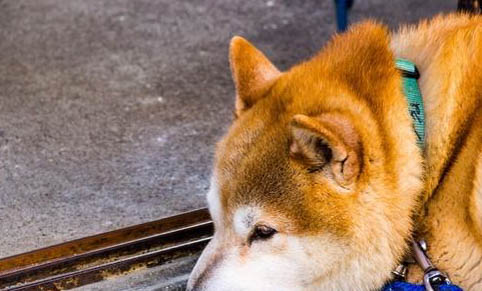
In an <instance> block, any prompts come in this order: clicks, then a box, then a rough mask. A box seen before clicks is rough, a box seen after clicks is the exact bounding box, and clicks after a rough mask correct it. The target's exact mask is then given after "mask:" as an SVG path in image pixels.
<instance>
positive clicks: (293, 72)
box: [187, 14, 482, 291]
mask: <svg viewBox="0 0 482 291" xmlns="http://www.w3.org/2000/svg"><path fill="white" fill-rule="evenodd" d="M396 58H404V59H407V60H410V61H412V62H413V63H415V64H416V66H417V67H418V70H419V72H420V78H419V80H418V83H419V86H420V91H421V94H422V96H423V101H424V109H425V132H426V134H425V140H426V141H425V144H424V146H423V149H421V148H420V147H418V146H417V143H416V134H415V132H414V129H413V121H412V119H411V117H410V114H409V111H408V104H407V100H406V98H405V96H404V93H403V90H402V85H401V84H402V83H401V82H402V79H401V78H402V77H401V73H400V72H399V71H398V70H397V69H396V67H395V59H396ZM230 64H231V71H232V75H233V79H234V84H235V88H236V101H235V120H234V121H233V123H232V125H231V127H230V128H229V130H228V132H227V133H226V135H225V136H224V137H223V139H222V140H221V141H220V142H219V143H218V144H217V149H216V155H215V162H214V170H213V175H212V180H211V186H210V190H209V192H208V194H207V201H208V205H209V211H210V213H211V216H212V219H213V221H214V226H215V233H214V236H213V238H212V240H211V241H210V243H209V244H208V246H207V247H206V249H205V250H204V251H203V253H202V255H201V257H200V258H199V260H198V262H197V264H196V266H195V268H194V270H193V271H192V273H191V276H190V278H189V281H188V286H187V289H188V290H216V291H220V290H230V291H236V290H265V291H267V290H290V291H296V290H378V289H380V288H382V287H383V286H384V284H386V283H387V281H389V280H390V279H391V271H393V270H394V268H395V267H396V266H397V265H398V264H399V263H400V262H401V261H403V260H404V258H405V257H406V256H407V254H409V253H410V247H409V245H410V241H411V239H412V238H415V239H419V238H424V239H425V240H426V242H427V244H428V251H427V252H428V256H429V257H430V258H431V260H432V261H433V263H434V265H436V266H437V267H438V268H439V269H440V270H441V271H444V272H446V273H447V274H448V275H449V276H450V278H451V280H452V282H454V283H455V284H458V285H459V286H460V287H462V288H464V290H473V291H474V290H482V110H481V109H482V108H481V107H482V17H481V16H469V15H464V14H450V15H445V16H437V17H435V18H434V19H432V20H429V21H422V22H421V23H419V24H418V25H414V26H408V27H404V28H401V29H400V30H399V31H398V32H396V33H392V34H390V33H389V31H388V29H387V28H386V27H385V26H383V25H382V24H379V23H377V22H375V21H370V20H369V21H365V22H362V23H360V24H356V25H354V26H352V27H351V29H350V30H349V31H348V32H346V33H343V34H339V35H335V36H334V37H333V38H332V40H331V41H330V42H329V43H328V44H327V45H326V46H325V47H324V48H323V49H322V50H321V51H320V52H319V53H318V54H317V55H316V56H314V57H313V58H312V59H310V60H308V61H305V62H302V63H300V64H298V65H296V66H294V67H292V68H291V69H289V70H288V71H286V72H280V71H279V70H278V69H277V68H276V67H275V66H274V65H273V64H272V63H271V62H270V61H269V60H268V59H267V58H266V56H265V55H264V54H263V53H261V52H260V51H259V50H257V49H256V48H255V47H254V46H253V45H252V44H250V43H249V42H248V41H246V40H245V39H243V38H241V37H234V38H233V39H232V40H231V44H230ZM408 274H409V277H408V278H409V281H412V282H419V281H420V280H421V275H423V273H422V272H421V271H420V269H419V268H418V267H417V266H415V265H411V266H410V267H409V272H408Z"/></svg>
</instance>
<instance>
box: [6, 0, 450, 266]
mask: <svg viewBox="0 0 482 291" xmlns="http://www.w3.org/2000/svg"><path fill="white" fill-rule="evenodd" d="M455 6H456V1H455V0H454V1H446V0H427V1H421V0H419V1H416V0H397V1H384V0H363V1H355V6H354V9H353V11H352V20H353V21H357V20H360V19H363V18H366V17H374V18H377V19H380V20H382V21H384V22H385V23H387V24H388V25H389V26H390V27H392V28H393V27H396V26H397V25H398V24H399V23H413V22H416V21H417V20H418V19H420V18H425V17H428V16H431V15H433V14H436V13H438V12H440V11H451V10H454V9H455ZM333 32H334V13H333V7H332V1H330V0H324V1H320V0H307V1H291V0H268V1H234V0H209V1H187V0H186V1H185V0H179V1H168V0H160V1H148V0H136V1H131V0H104V1H95V0H84V1H73V0H70V1H66V0H0V181H1V182H0V234H1V236H0V242H1V244H0V257H4V256H8V255H13V254H16V253H20V252H24V251H28V250H32V249H35V248H39V247H43V246H47V245H51V244H54V243H60V242H62V241H66V240H71V239H74V238H79V237H83V236H86V235H91V234H95V233H99V232H104V231H108V230H112V229H116V228H119V227H124V226H127V225H133V224H137V223H141V222H145V221H149V220H153V219H158V218H160V217H163V216H167V215H172V214H175V213H178V212H181V211H186V210H189V209H193V208H198V207H202V206H204V205H205V203H204V193H205V192H206V190H207V187H208V180H209V172H210V164H211V160H212V153H213V145H214V143H215V141H216V140H217V139H218V138H219V137H220V136H221V135H222V133H223V132H224V130H225V128H226V127H227V126H228V124H229V122H230V120H231V112H232V109H233V96H234V94H233V86H232V83H231V79H230V74H229V67H228V62H227V47H228V42H229V39H230V38H231V37H232V36H233V35H236V34H239V35H243V36H245V37H246V38H248V39H249V40H251V41H252V42H254V43H255V44H256V45H257V46H259V47H260V48H261V49H262V50H263V51H265V52H266V54H267V55H268V56H270V57H271V58H272V60H273V61H274V62H275V63H276V64H277V65H278V66H279V67H280V68H287V67H288V66H290V65H292V64H294V63H296V62H298V61H300V60H303V59H305V58H307V57H309V56H310V55H312V54H314V53H315V52H316V51H317V50H318V49H319V48H320V47H321V46H322V45H323V43H325V42H326V40H327V39H328V38H329V36H330V35H331V34H332V33H333Z"/></svg>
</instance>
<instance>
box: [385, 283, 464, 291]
mask: <svg viewBox="0 0 482 291" xmlns="http://www.w3.org/2000/svg"><path fill="white" fill-rule="evenodd" d="M426 290H427V289H426V288H425V285H418V284H412V283H408V282H404V281H395V282H392V283H389V284H388V285H385V287H383V289H382V291H426ZM438 290H439V291H463V290H462V289H461V288H460V287H458V286H456V285H452V284H444V285H440V286H439V287H438Z"/></svg>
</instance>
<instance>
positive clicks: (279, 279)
mask: <svg viewBox="0 0 482 291" xmlns="http://www.w3.org/2000/svg"><path fill="white" fill-rule="evenodd" d="M289 240H290V241H289V242H288V243H287V247H286V249H285V250H284V251H283V252H282V253H279V252H278V253H274V252H273V253H269V252H266V251H265V250H263V252H259V253H252V254H247V255H246V254H245V256H238V253H237V252H236V251H233V249H236V248H235V247H234V248H230V249H229V251H224V253H223V250H222V249H219V248H220V246H219V245H217V243H216V242H212V243H211V244H210V246H208V247H207V249H206V251H205V253H203V255H202V257H201V258H200V259H199V261H198V263H197V265H196V267H195V269H194V271H193V273H192V274H191V277H190V279H189V282H188V289H187V290H204V291H211V290H216V291H227V290H230V291H237V290H240V291H241V290H243V291H251V290H253V291H254V290H266V291H271V290H273V291H274V290H278V291H279V290H281V291H283V290H291V291H297V290H328V291H329V290H337V291H339V290H360V291H364V290H367V291H368V290H374V289H376V288H380V287H381V285H382V284H383V282H384V281H385V280H386V279H387V274H386V273H387V272H384V271H382V270H383V269H390V267H387V266H390V265H392V262H390V261H387V260H386V259H387V258H386V256H385V257H384V258H382V257H378V256H377V255H371V256H370V255H368V253H369V252H370V251H369V250H367V253H366V254H363V255H360V254H358V255H355V253H354V250H352V249H351V248H350V246H347V245H345V244H340V243H339V242H337V241H336V240H335V239H333V238H330V237H319V236H317V237H303V238H297V237H293V238H289ZM278 251H279V250H278ZM381 259H383V261H382V260H381ZM373 266H380V267H381V268H380V269H378V270H376V269H374V268H373ZM383 266H385V268H383ZM388 273H389V271H388Z"/></svg>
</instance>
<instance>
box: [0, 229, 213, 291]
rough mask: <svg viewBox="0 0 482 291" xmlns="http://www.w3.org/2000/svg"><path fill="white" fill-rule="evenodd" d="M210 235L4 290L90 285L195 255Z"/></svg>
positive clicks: (54, 288) (56, 288)
mask: <svg viewBox="0 0 482 291" xmlns="http://www.w3.org/2000/svg"><path fill="white" fill-rule="evenodd" d="M209 239H210V238H209V237H208V238H203V239H200V240H196V241H193V242H189V243H185V244H182V245H178V246H174V247H170V248H166V249H162V250H158V251H155V252H151V253H146V254H142V255H138V256H134V257H130V258H126V259H122V260H118V261H115V262H112V263H107V264H103V265H99V266H94V267H91V268H87V269H84V270H79V271H74V272H69V273H65V274H60V275H57V276H53V277H48V278H45V279H42V280H38V281H35V282H31V283H27V284H23V285H20V286H16V287H15V286H14V287H9V288H6V289H4V290H5V291H20V290H21V291H27V290H28V291H30V290H55V291H57V290H65V289H71V288H74V287H79V286H82V285H87V284H91V283H94V282H98V281H101V280H104V279H106V278H108V277H109V276H113V275H121V274H124V273H128V272H131V271H133V270H138V269H141V268H146V267H152V266H156V265H159V264H162V263H165V262H167V261H169V260H172V259H175V258H177V257H179V256H186V255H192V254H194V253H199V252H200V251H201V250H202V249H203V248H204V247H205V246H206V244H207V243H208V242H209Z"/></svg>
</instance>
